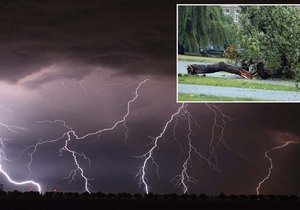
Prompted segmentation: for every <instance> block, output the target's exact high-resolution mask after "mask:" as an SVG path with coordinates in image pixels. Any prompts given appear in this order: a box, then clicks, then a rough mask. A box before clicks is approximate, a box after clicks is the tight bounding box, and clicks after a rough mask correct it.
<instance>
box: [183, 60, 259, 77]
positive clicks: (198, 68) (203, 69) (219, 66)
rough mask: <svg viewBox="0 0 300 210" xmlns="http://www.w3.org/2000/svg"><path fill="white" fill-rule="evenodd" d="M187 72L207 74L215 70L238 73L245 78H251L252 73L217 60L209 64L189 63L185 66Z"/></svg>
mask: <svg viewBox="0 0 300 210" xmlns="http://www.w3.org/2000/svg"><path fill="white" fill-rule="evenodd" d="M187 71H188V74H192V75H194V74H209V73H215V72H220V71H224V72H228V73H231V74H236V75H239V76H241V77H243V78H245V79H252V78H253V76H254V75H253V74H251V73H250V72H248V71H247V70H245V69H243V68H241V67H238V66H233V65H228V64H225V63H224V62H219V63H215V64H211V65H199V64H191V65H188V67H187Z"/></svg>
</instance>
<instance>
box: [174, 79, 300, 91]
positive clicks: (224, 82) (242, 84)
mask: <svg viewBox="0 0 300 210" xmlns="http://www.w3.org/2000/svg"><path fill="white" fill-rule="evenodd" d="M178 83H179V84H195V85H211V86H226V87H239V88H247V89H264V90H284V91H300V88H297V87H296V86H288V85H280V84H271V83H260V82H253V81H248V80H246V79H229V78H219V77H207V76H206V77H202V76H179V77H178Z"/></svg>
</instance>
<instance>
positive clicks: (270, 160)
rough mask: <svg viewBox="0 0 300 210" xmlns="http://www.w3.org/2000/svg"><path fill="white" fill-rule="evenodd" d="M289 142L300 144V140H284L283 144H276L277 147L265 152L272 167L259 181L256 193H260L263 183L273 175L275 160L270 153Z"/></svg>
mask: <svg viewBox="0 0 300 210" xmlns="http://www.w3.org/2000/svg"><path fill="white" fill-rule="evenodd" d="M289 144H299V142H297V141H287V142H284V143H283V144H282V145H280V146H276V147H273V148H271V149H269V150H267V151H266V152H265V157H266V158H267V159H268V160H269V162H270V167H269V168H268V174H267V176H266V177H264V178H263V179H262V180H261V181H260V182H259V183H258V186H257V187H256V195H260V188H261V186H262V184H264V183H265V182H266V181H267V180H268V179H269V178H270V176H271V173H272V169H273V160H272V158H271V157H270V156H269V153H270V152H272V151H274V150H279V149H283V148H285V147H287V146H288V145H289Z"/></svg>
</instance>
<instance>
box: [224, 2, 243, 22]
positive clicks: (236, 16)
mask: <svg viewBox="0 0 300 210" xmlns="http://www.w3.org/2000/svg"><path fill="white" fill-rule="evenodd" d="M221 8H222V9H223V12H224V14H225V15H230V16H231V17H232V18H233V21H234V22H235V23H239V21H240V14H241V7H239V6H238V5H231V4H228V5H221Z"/></svg>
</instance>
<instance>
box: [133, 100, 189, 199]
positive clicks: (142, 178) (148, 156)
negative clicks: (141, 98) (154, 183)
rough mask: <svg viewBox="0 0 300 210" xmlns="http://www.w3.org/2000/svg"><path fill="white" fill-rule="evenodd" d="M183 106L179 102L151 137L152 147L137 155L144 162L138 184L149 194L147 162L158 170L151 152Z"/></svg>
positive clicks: (138, 175)
mask: <svg viewBox="0 0 300 210" xmlns="http://www.w3.org/2000/svg"><path fill="white" fill-rule="evenodd" d="M184 106H185V105H184V103H183V104H181V106H180V107H179V108H178V109H177V111H176V112H175V113H174V114H172V116H171V118H170V119H169V120H168V121H167V122H166V124H165V125H164V126H163V127H162V131H161V133H160V134H159V135H158V136H156V137H154V138H153V139H152V143H153V145H152V147H151V148H150V149H149V150H148V151H147V152H146V153H145V154H143V155H140V156H138V158H143V159H144V162H143V164H142V166H140V168H139V171H138V173H137V175H136V176H137V177H139V180H140V185H144V190H145V193H146V194H149V189H150V187H149V185H148V182H147V178H146V169H147V165H148V164H149V162H152V163H153V164H154V165H155V166H156V169H157V172H158V164H157V163H156V162H155V160H154V158H153V153H154V151H155V150H158V149H159V147H158V142H159V140H160V139H161V138H162V137H163V135H164V134H165V132H166V130H167V128H168V126H169V124H170V123H171V122H172V121H173V120H174V118H175V116H177V115H178V114H179V113H180V112H181V111H182V110H183V109H184Z"/></svg>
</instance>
